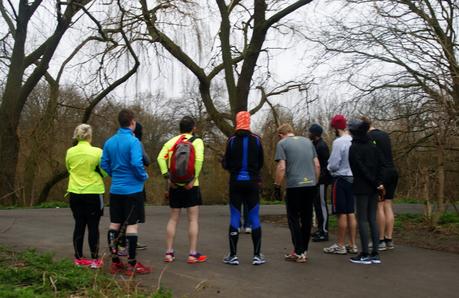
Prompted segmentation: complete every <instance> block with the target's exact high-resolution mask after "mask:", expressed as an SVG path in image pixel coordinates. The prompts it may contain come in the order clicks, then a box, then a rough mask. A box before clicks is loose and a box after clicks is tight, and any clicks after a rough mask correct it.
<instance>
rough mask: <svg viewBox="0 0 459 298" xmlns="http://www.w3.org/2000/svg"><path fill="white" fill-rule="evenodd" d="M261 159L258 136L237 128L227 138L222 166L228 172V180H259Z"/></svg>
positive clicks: (261, 165)
mask: <svg viewBox="0 0 459 298" xmlns="http://www.w3.org/2000/svg"><path fill="white" fill-rule="evenodd" d="M263 160H264V159H263V146H262V144H261V139H260V137H259V136H257V135H255V134H253V133H251V132H250V131H247V130H238V131H236V133H235V134H234V135H233V136H231V137H230V138H229V139H228V141H227V143H226V152H225V157H224V158H223V168H225V169H226V170H228V171H229V172H230V182H260V170H261V168H262V167H263Z"/></svg>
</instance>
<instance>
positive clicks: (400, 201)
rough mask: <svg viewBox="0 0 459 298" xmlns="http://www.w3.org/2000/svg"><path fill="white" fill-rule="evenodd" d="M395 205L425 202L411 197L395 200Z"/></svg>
mask: <svg viewBox="0 0 459 298" xmlns="http://www.w3.org/2000/svg"><path fill="white" fill-rule="evenodd" d="M394 204H424V200H422V199H418V198H410V197H398V198H395V200H394Z"/></svg>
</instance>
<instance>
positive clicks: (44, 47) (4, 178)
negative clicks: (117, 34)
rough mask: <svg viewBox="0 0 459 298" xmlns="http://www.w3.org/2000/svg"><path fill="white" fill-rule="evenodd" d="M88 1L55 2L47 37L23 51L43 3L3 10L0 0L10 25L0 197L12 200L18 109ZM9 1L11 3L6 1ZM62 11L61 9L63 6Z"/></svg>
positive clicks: (0, 129)
mask: <svg viewBox="0 0 459 298" xmlns="http://www.w3.org/2000/svg"><path fill="white" fill-rule="evenodd" d="M89 2H90V1H89V0H74V1H70V2H58V3H57V5H56V22H57V25H56V27H55V29H54V31H53V32H52V34H51V35H50V36H49V37H48V38H46V40H45V41H44V42H43V43H41V44H40V45H38V46H37V47H36V48H34V49H33V50H32V51H30V53H28V54H27V53H26V48H27V47H28V46H30V45H29V44H27V45H26V41H27V35H28V33H29V24H30V21H31V19H32V17H33V15H34V14H35V12H36V11H37V9H38V8H39V6H40V5H42V1H41V0H35V1H26V0H20V1H19V3H18V5H17V8H15V7H13V6H12V5H11V7H10V9H9V10H6V8H5V6H4V2H3V1H0V12H1V14H2V17H3V19H4V20H5V22H6V23H7V25H8V27H9V34H10V35H11V36H12V38H13V45H12V49H11V52H10V53H9V56H8V57H7V58H8V60H9V61H8V64H9V65H8V73H7V80H6V83H5V89H4V91H3V95H2V102H1V105H0V118H1V119H2V121H1V122H0V163H1V164H2V167H1V168H0V198H2V199H4V198H7V197H11V198H13V200H15V193H16V189H15V187H16V183H15V181H16V180H15V179H16V167H17V161H18V152H19V140H18V136H17V128H18V124H19V119H20V115H21V112H22V110H23V108H24V104H25V103H26V101H27V98H28V96H29V94H30V93H31V92H32V90H33V88H34V87H35V86H36V85H37V83H38V82H39V81H40V80H41V79H42V78H43V76H44V75H45V73H46V71H47V69H48V66H49V63H50V61H51V59H52V57H53V55H54V53H55V51H56V49H57V46H58V45H59V42H60V41H61V39H62V37H63V36H64V34H65V32H66V31H67V30H68V29H69V27H70V26H71V25H72V22H73V18H74V17H75V15H77V14H78V13H79V12H80V11H81V9H82V8H83V7H84V6H85V5H87V4H88V3H89ZM8 3H10V4H11V2H9V1H8ZM63 7H65V10H64V11H63V12H62V8H63Z"/></svg>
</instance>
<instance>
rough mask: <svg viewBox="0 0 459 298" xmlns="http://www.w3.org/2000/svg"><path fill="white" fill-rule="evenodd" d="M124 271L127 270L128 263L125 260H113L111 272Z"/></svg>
mask: <svg viewBox="0 0 459 298" xmlns="http://www.w3.org/2000/svg"><path fill="white" fill-rule="evenodd" d="M124 271H126V265H124V264H123V262H112V264H111V265H110V273H111V274H117V273H124Z"/></svg>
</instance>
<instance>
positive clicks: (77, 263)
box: [73, 258, 92, 267]
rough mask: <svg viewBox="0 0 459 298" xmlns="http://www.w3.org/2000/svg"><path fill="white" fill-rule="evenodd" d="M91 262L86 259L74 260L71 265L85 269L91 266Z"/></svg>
mask: <svg viewBox="0 0 459 298" xmlns="http://www.w3.org/2000/svg"><path fill="white" fill-rule="evenodd" d="M91 263H92V261H91V260H88V259H86V258H80V259H74V260H73V264H74V265H75V266H78V267H86V266H89V265H91Z"/></svg>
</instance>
